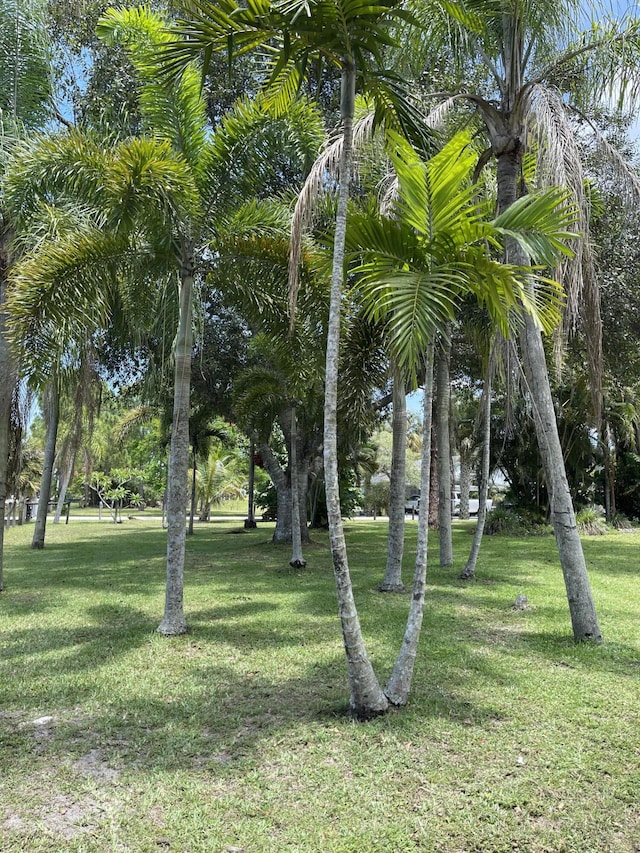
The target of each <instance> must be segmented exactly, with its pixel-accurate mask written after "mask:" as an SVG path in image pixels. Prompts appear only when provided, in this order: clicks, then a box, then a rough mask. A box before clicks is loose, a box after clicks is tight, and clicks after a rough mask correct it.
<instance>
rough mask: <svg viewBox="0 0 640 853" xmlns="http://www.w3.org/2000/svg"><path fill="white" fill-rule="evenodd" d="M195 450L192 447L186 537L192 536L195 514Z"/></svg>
mask: <svg viewBox="0 0 640 853" xmlns="http://www.w3.org/2000/svg"><path fill="white" fill-rule="evenodd" d="M196 472H197V467H196V448H195V444H194V447H193V466H192V469H191V504H190V506H189V527H188V528H187V536H193V519H194V518H195V514H196Z"/></svg>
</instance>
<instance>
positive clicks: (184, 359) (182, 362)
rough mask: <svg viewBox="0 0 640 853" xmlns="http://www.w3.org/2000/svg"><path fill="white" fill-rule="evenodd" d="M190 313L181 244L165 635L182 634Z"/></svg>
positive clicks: (186, 252)
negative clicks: (181, 257)
mask: <svg viewBox="0 0 640 853" xmlns="http://www.w3.org/2000/svg"><path fill="white" fill-rule="evenodd" d="M192 313H193V259H192V257H191V247H190V246H185V247H183V260H182V271H181V276H180V320H179V328H178V336H177V340H176V356H175V357H176V364H175V385H174V391H173V421H172V426H171V447H170V450H169V476H168V481H169V482H168V488H167V582H166V591H165V606H164V617H163V619H162V622H161V623H160V625H159V626H158V631H159V633H161V634H165V635H166V636H175V635H177V634H184V633H186V631H187V622H186V619H185V617H184V610H183V586H184V553H185V546H186V533H187V529H186V518H187V490H188V485H187V484H188V475H189V396H190V391H191V349H192V343H193V340H192V339H193V332H192Z"/></svg>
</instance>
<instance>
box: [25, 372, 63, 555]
mask: <svg viewBox="0 0 640 853" xmlns="http://www.w3.org/2000/svg"><path fill="white" fill-rule="evenodd" d="M47 403H48V405H47V436H46V439H45V443H44V463H43V466H42V479H41V480H40V495H39V497H38V509H37V512H36V523H35V527H34V530H33V538H32V540H31V547H32V548H35V549H36V550H41V549H42V548H44V536H45V530H46V526H47V509H48V507H49V500H50V498H51V481H52V479H53V463H54V460H55V457H56V439H57V436H58V424H59V422H60V386H59V384H58V376H57V372H56V373H55V374H54V375H53V377H52V378H51V382H50V383H49V386H48V388H47Z"/></svg>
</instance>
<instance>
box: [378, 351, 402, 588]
mask: <svg viewBox="0 0 640 853" xmlns="http://www.w3.org/2000/svg"><path fill="white" fill-rule="evenodd" d="M392 432H393V444H392V451H391V483H390V487H389V540H388V546H387V567H386V569H385V573H384V578H383V581H382V583H381V584H380V592H404V590H405V585H404V584H403V583H402V556H403V554H404V504H405V480H406V458H407V398H406V394H405V387H404V382H403V380H402V376H401V375H400V371H399V370H398V369H397V367H394V371H393V416H392Z"/></svg>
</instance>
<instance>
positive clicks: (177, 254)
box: [14, 9, 315, 635]
mask: <svg viewBox="0 0 640 853" xmlns="http://www.w3.org/2000/svg"><path fill="white" fill-rule="evenodd" d="M99 33H100V35H101V36H102V37H103V38H104V39H106V40H108V41H109V42H110V43H111V44H113V45H116V44H117V45H123V46H125V47H126V48H127V50H128V51H129V53H130V55H131V57H132V59H133V61H134V64H135V66H136V70H137V73H138V76H139V79H140V81H141V94H140V103H141V112H142V115H143V119H144V122H145V129H146V130H147V132H148V134H149V136H147V137H143V138H139V139H130V140H124V141H122V142H119V143H117V144H116V145H115V146H112V147H111V148H106V147H105V146H100V145H99V144H98V143H95V142H94V141H92V140H91V139H90V138H87V137H86V136H83V135H81V134H79V133H77V132H72V133H70V134H68V135H66V136H65V137H64V138H60V137H58V138H56V139H54V140H49V141H46V140H45V141H43V142H42V143H41V144H40V145H39V146H38V147H37V152H30V153H29V152H24V151H23V152H21V157H20V160H19V161H18V162H17V163H16V166H15V175H14V202H15V206H16V208H17V209H19V210H24V209H27V210H28V209H30V208H31V207H32V206H33V201H34V196H35V197H36V198H37V187H38V182H39V181H40V182H42V180H43V177H45V178H49V179H51V175H54V176H55V177H56V180H57V185H56V187H55V188H57V190H58V191H59V192H60V193H61V194H62V197H63V198H64V197H69V196H73V197H75V198H82V199H84V200H85V203H86V204H87V205H89V206H90V210H91V213H90V216H89V220H90V221H89V222H88V224H87V227H86V228H85V229H84V230H82V229H79V230H77V231H76V232H75V234H73V235H70V236H69V237H67V238H66V242H64V244H63V245H62V244H59V245H50V246H47V247H43V248H42V250H41V251H40V252H39V254H38V257H34V258H33V259H32V261H31V263H30V264H29V265H26V266H25V267H23V269H22V271H21V273H20V276H19V282H20V294H19V295H18V294H17V295H16V299H15V300H14V310H15V313H16V316H17V317H18V316H20V317H22V318H23V320H24V322H23V329H24V328H25V327H26V328H27V331H26V332H24V334H23V338H24V340H28V339H29V336H30V335H32V336H35V337H37V339H38V340H39V346H40V347H41V346H42V345H43V342H44V341H46V339H47V337H50V336H51V334H52V333H53V330H54V328H56V327H57V326H56V324H58V325H60V326H62V327H63V328H65V329H66V330H68V331H69V333H70V334H71V332H73V333H74V334H80V335H82V333H83V332H84V333H85V334H86V328H87V326H89V327H92V328H93V327H95V325H96V324H97V325H100V324H102V326H103V327H104V323H105V319H106V317H107V316H108V315H109V310H110V303H109V297H110V296H111V295H113V294H114V293H115V292H116V291H117V290H118V288H119V287H120V288H121V289H120V296H119V297H118V299H117V300H116V301H117V302H119V303H120V305H122V306H124V307H126V309H127V310H128V311H129V312H130V313H131V315H132V320H131V325H134V320H137V321H138V322H141V323H142V324H143V327H144V318H145V314H146V315H147V318H146V319H147V320H148V318H149V317H150V316H152V315H153V314H154V313H155V308H154V307H153V305H154V301H155V296H154V294H155V291H156V290H157V282H158V281H160V280H162V281H164V282H165V286H166V284H167V283H168V282H172V283H173V284H177V291H178V292H177V301H178V306H179V307H178V312H177V313H178V322H177V332H176V337H175V344H174V400H173V421H172V432H171V448H170V456H169V494H168V507H167V509H168V535H167V582H166V596H165V614H164V617H163V620H162V622H161V624H160V626H159V628H158V630H159V631H160V632H161V633H163V634H166V635H175V634H180V633H183V632H184V631H186V630H187V624H186V620H185V617H184V608H183V572H184V553H185V537H186V524H185V521H186V508H187V502H188V486H187V481H188V480H187V472H188V451H189V429H188V423H189V399H190V373H191V353H192V343H193V301H194V285H195V281H196V275H197V273H198V269H202V264H203V254H204V253H205V249H208V242H209V240H210V239H211V237H212V236H215V222H216V216H220V215H221V214H222V213H223V212H224V211H227V210H228V209H229V208H230V207H231V206H232V205H234V204H237V203H239V201H241V200H242V199H243V197H244V196H245V195H246V193H247V191H248V188H249V187H250V186H251V185H252V181H253V180H255V179H256V177H260V176H261V175H263V174H264V173H265V170H266V168H267V166H268V168H269V169H271V170H274V169H275V168H276V165H275V163H274V160H271V159H268V160H267V161H266V163H265V162H264V156H263V154H264V152H263V151H261V156H258V155H255V154H253V153H252V152H253V146H252V144H251V143H252V141H253V140H254V139H255V140H257V141H259V140H260V139H261V138H262V137H263V136H264V134H265V129H266V128H268V127H270V126H272V125H273V124H274V120H273V118H272V116H270V115H269V114H268V113H267V112H266V111H265V109H264V108H263V104H260V103H249V102H248V101H244V100H243V101H242V102H240V103H239V104H238V105H237V106H236V108H235V110H234V111H233V113H232V114H230V115H229V116H227V117H226V119H225V120H224V121H223V122H222V123H221V125H220V127H219V128H218V129H217V131H216V133H215V135H213V136H212V135H211V134H210V133H209V130H208V127H207V119H206V111H205V104H204V100H203V97H202V95H201V92H200V85H199V79H198V75H197V73H196V71H195V70H194V68H193V67H191V68H187V69H186V71H185V73H184V75H183V77H182V79H181V81H180V82H179V83H176V84H175V85H172V86H169V87H167V86H165V85H163V84H162V83H161V82H159V76H160V72H159V67H158V64H157V52H158V51H159V50H160V49H161V48H162V46H163V45H164V44H166V43H167V41H168V40H169V39H170V35H169V32H168V31H167V30H166V29H165V26H164V22H163V21H162V20H161V19H160V18H158V17H156V16H155V15H153V14H151V13H150V12H148V11H147V10H139V9H130V10H121V11H112V12H111V13H109V14H108V15H107V16H105V18H104V19H103V20H102V22H101V24H100V27H99ZM287 118H288V117H287ZM306 118H307V116H306V115H303V114H301V112H300V111H298V113H297V114H296V116H295V118H294V120H297V121H298V122H300V123H302V122H303V121H305V119H306ZM280 126H281V127H282V128H283V131H282V133H281V139H285V138H286V137H287V134H288V133H289V127H288V126H287V122H286V121H285V120H284V119H283V120H282V121H280ZM289 135H290V134H289ZM310 136H311V137H312V134H311V135H310ZM310 136H305V135H304V134H299V135H298V137H297V148H296V153H297V156H299V157H305V156H308V152H307V151H306V149H305V145H307V144H312V143H314V141H315V140H314V139H313V138H311V139H310ZM256 147H257V148H259V147H260V146H259V144H257V145H256ZM293 147H294V146H293V145H290V148H293ZM251 157H253V159H251ZM243 158H244V159H243ZM247 161H248V162H250V163H251V165H254V164H256V165H258V164H259V168H257V169H256V173H257V175H256V174H251V173H250V172H249V173H247V171H246V170H245V168H243V167H246V164H247ZM198 265H200V267H198ZM33 276H36V277H37V276H39V282H40V283H39V286H36V285H35V284H34V280H33ZM65 278H66V281H65V284H64V287H63V286H62V281H63V280H64V279H65ZM105 279H106V281H105ZM107 282H108V285H107V286H105V284H106V283H107ZM127 282H129V283H131V282H135V284H136V290H135V296H134V295H133V293H132V291H131V290H129V291H128V292H127V291H126V288H125V289H122V286H123V284H125V283H127ZM114 284H115V285H116V286H115V287H114ZM54 293H55V298H52V296H53V294H54ZM29 324H30V325H29ZM29 329H30V330H31V331H29Z"/></svg>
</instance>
